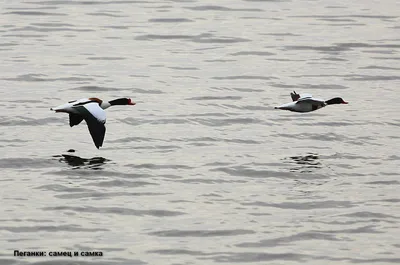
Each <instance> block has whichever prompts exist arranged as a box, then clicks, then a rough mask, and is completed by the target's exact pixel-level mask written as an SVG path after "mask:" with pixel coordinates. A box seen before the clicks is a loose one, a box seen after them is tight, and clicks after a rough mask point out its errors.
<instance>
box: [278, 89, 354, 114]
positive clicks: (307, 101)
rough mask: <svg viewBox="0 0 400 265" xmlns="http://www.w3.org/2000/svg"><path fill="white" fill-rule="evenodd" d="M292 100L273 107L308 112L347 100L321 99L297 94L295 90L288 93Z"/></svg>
mask: <svg viewBox="0 0 400 265" xmlns="http://www.w3.org/2000/svg"><path fill="white" fill-rule="evenodd" d="M290 96H291V97H292V100H293V102H290V103H286V104H283V105H280V106H278V107H275V109H282V110H290V111H295V112H310V111H314V110H317V109H320V108H323V107H325V106H327V105H333V104H348V102H346V101H344V100H343V99H342V98H332V99H330V100H326V101H325V100H323V99H317V98H313V96H312V95H311V94H301V95H299V94H297V93H296V91H293V93H290Z"/></svg>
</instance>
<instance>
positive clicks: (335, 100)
mask: <svg viewBox="0 0 400 265" xmlns="http://www.w3.org/2000/svg"><path fill="white" fill-rule="evenodd" d="M325 103H326V104H327V105H332V104H349V103H348V102H346V101H344V100H343V99H342V98H332V99H330V100H327V101H325Z"/></svg>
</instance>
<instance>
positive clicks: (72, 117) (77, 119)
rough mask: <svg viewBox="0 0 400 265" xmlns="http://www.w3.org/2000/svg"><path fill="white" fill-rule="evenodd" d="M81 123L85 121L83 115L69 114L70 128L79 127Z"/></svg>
mask: <svg viewBox="0 0 400 265" xmlns="http://www.w3.org/2000/svg"><path fill="white" fill-rule="evenodd" d="M81 121H83V117H82V116H81V115H79V114H73V113H69V126H71V127H72V126H75V125H78V124H79V123H81Z"/></svg>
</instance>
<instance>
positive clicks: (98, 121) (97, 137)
mask: <svg viewBox="0 0 400 265" xmlns="http://www.w3.org/2000/svg"><path fill="white" fill-rule="evenodd" d="M75 109H76V110H77V111H78V112H79V114H81V115H82V117H83V118H84V119H85V121H86V124H87V126H88V128H89V132H90V135H91V136H92V139H93V142H94V145H95V146H96V148H97V149H98V148H100V147H101V146H102V145H103V141H104V136H105V134H106V127H105V126H104V124H105V123H106V112H105V111H104V110H103V109H102V108H101V107H100V106H99V104H98V103H96V102H93V103H87V104H85V105H83V106H77V107H75Z"/></svg>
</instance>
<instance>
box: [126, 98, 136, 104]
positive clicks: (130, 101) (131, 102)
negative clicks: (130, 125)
mask: <svg viewBox="0 0 400 265" xmlns="http://www.w3.org/2000/svg"><path fill="white" fill-rule="evenodd" d="M128 105H136V103H135V102H133V101H132V100H131V99H129V100H128Z"/></svg>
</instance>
